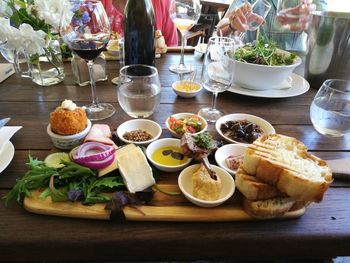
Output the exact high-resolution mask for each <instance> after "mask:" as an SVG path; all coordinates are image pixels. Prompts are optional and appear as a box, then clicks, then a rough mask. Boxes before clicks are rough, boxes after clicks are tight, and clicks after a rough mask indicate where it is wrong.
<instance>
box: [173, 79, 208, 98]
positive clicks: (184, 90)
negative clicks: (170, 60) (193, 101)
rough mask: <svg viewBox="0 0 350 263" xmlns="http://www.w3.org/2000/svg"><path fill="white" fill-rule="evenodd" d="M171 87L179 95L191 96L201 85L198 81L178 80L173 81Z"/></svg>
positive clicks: (200, 88) (197, 91)
mask: <svg viewBox="0 0 350 263" xmlns="http://www.w3.org/2000/svg"><path fill="white" fill-rule="evenodd" d="M172 88H173V91H174V92H175V93H176V94H177V95H178V96H180V97H183V98H193V97H195V96H196V95H197V94H198V93H199V92H200V91H201V90H202V88H203V87H202V85H201V84H200V83H199V82H194V81H188V80H180V81H176V82H174V83H173V85H172Z"/></svg>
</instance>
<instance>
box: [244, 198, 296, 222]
mask: <svg viewBox="0 0 350 263" xmlns="http://www.w3.org/2000/svg"><path fill="white" fill-rule="evenodd" d="M295 202H296V201H294V200H293V199H292V198H289V197H276V198H271V199H266V200H260V201H251V200H248V199H246V198H243V209H244V211H245V212H246V213H247V214H249V215H250V216H252V217H254V218H259V219H270V218H275V217H278V216H282V215H283V214H285V213H286V212H288V211H289V210H290V209H291V208H292V207H293V205H294V204H295Z"/></svg>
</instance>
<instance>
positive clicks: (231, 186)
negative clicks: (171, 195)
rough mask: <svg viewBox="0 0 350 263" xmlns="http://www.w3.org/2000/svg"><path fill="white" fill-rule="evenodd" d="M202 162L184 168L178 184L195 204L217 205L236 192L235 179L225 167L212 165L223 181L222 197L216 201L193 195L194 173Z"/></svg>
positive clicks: (204, 205) (202, 205)
mask: <svg viewBox="0 0 350 263" xmlns="http://www.w3.org/2000/svg"><path fill="white" fill-rule="evenodd" d="M199 167H200V164H194V165H191V166H189V167H187V168H186V169H184V170H183V171H182V172H181V173H180V175H179V178H178V185H179V188H180V190H181V192H182V193H183V195H184V196H185V197H186V198H187V199H188V200H189V201H190V202H192V203H193V204H195V205H198V206H201V207H215V206H218V205H221V204H222V203H224V202H225V201H226V200H227V199H229V198H230V197H231V196H232V195H233V193H234V192H235V181H234V180H233V178H232V176H231V175H230V174H229V173H228V172H226V171H225V170H224V169H222V168H220V167H218V166H215V165H211V167H212V169H213V170H214V171H215V172H216V175H217V176H219V177H220V179H221V183H222V190H221V193H220V197H219V199H218V200H215V201H206V200H201V199H199V198H196V197H194V196H193V195H192V193H193V182H192V175H193V174H194V172H195V171H197V170H198V168H199Z"/></svg>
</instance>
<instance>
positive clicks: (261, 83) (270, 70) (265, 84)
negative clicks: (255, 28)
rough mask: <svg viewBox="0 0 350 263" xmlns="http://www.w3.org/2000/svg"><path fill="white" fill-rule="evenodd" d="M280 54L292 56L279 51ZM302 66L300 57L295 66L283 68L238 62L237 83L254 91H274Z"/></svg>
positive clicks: (236, 68) (284, 66)
mask: <svg viewBox="0 0 350 263" xmlns="http://www.w3.org/2000/svg"><path fill="white" fill-rule="evenodd" d="M278 52H279V53H282V54H286V55H289V54H290V53H289V52H287V51H283V50H278ZM300 64H301V58H300V57H297V58H296V59H295V61H294V63H293V64H291V65H283V66H269V65H260V64H253V63H246V62H241V61H236V64H235V73H234V74H235V83H236V84H238V85H239V86H242V87H245V88H249V89H254V90H266V89H268V90H269V89H274V88H276V87H278V86H279V85H280V83H282V82H283V81H284V80H285V79H287V78H288V77H289V76H290V75H291V74H292V73H293V70H294V69H295V68H296V67H297V66H299V65H300Z"/></svg>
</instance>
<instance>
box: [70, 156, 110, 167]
mask: <svg viewBox="0 0 350 263" xmlns="http://www.w3.org/2000/svg"><path fill="white" fill-rule="evenodd" d="M114 158H115V156H114V154H112V155H110V156H108V157H107V158H106V159H104V160H102V161H95V162H78V161H76V162H77V163H79V164H81V165H83V166H86V167H88V168H90V169H95V170H98V169H103V168H106V167H107V166H109V165H111V164H112V163H113V161H114Z"/></svg>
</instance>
